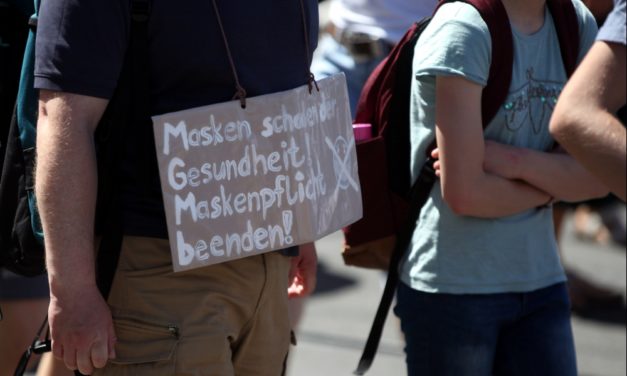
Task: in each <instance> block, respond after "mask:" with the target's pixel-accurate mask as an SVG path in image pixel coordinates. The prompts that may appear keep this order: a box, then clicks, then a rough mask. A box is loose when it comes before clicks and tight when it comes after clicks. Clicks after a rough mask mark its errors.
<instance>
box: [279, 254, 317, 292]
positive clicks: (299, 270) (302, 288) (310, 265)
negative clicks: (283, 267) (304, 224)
mask: <svg viewBox="0 0 627 376" xmlns="http://www.w3.org/2000/svg"><path fill="white" fill-rule="evenodd" d="M317 269H318V256H317V255H316V246H315V244H314V243H307V244H303V245H301V246H300V247H299V254H298V256H296V257H292V265H291V267H290V274H289V287H288V289H287V294H288V297H290V298H302V297H305V296H307V295H309V294H311V293H312V292H313V291H314V289H315V288H316V271H317Z"/></svg>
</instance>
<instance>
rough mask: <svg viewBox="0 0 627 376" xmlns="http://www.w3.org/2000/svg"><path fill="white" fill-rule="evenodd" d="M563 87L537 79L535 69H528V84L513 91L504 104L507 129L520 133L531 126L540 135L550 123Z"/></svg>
mask: <svg viewBox="0 0 627 376" xmlns="http://www.w3.org/2000/svg"><path fill="white" fill-rule="evenodd" d="M563 87H564V84H563V83H562V82H557V81H551V80H544V79H539V78H536V77H535V76H534V70H533V68H528V69H527V82H526V83H525V84H523V85H522V86H521V87H520V88H518V89H516V90H513V91H512V92H511V93H510V95H509V98H508V100H507V101H506V102H505V103H504V104H503V108H504V110H505V125H506V127H507V129H509V130H510V131H512V132H518V131H519V130H520V129H522V128H523V126H524V125H525V124H529V125H530V126H531V131H532V132H533V134H535V135H539V134H540V132H541V131H542V129H543V127H545V126H546V124H547V123H548V121H549V118H550V117H551V114H552V113H553V108H554V107H555V103H557V98H558V97H559V95H560V93H561V91H562V89H563Z"/></svg>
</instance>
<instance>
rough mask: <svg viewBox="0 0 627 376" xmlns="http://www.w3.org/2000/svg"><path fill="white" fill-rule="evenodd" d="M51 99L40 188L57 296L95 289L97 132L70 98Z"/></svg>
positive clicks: (45, 109) (42, 137) (43, 129)
mask: <svg viewBox="0 0 627 376" xmlns="http://www.w3.org/2000/svg"><path fill="white" fill-rule="evenodd" d="M44 97H45V94H44ZM45 99H47V100H44V101H42V102H41V103H40V118H39V122H38V136H37V152H38V155H37V167H36V187H35V188H36V194H37V200H38V205H39V209H40V212H41V219H42V225H43V229H44V234H45V242H46V252H47V253H46V257H47V266H48V272H49V278H50V283H51V289H52V292H53V294H54V293H55V291H56V290H63V291H67V290H68V289H72V287H73V286H85V284H88V285H89V284H95V276H94V252H93V244H94V240H93V231H94V211H95V198H96V185H97V184H96V180H97V174H96V163H95V152H94V146H93V141H92V139H93V127H92V126H91V125H90V126H85V125H77V124H76V123H77V122H93V121H95V119H91V118H89V117H87V118H84V116H85V115H84V114H80V113H77V110H78V109H80V108H81V106H76V103H72V101H71V99H70V100H68V98H67V97H64V96H61V97H55V96H50V97H45ZM79 103H80V102H79ZM81 110H82V109H81Z"/></svg>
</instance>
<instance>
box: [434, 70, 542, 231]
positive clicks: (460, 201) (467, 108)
mask: <svg viewBox="0 0 627 376" xmlns="http://www.w3.org/2000/svg"><path fill="white" fill-rule="evenodd" d="M481 92H482V87H481V86H480V85H477V84H475V83H473V82H470V81H468V80H466V79H464V78H461V77H437V79H436V136H437V142H438V149H439V158H440V160H439V168H440V179H441V183H442V195H443V197H444V201H445V202H446V203H447V204H448V205H449V207H450V208H451V209H452V210H453V211H454V212H455V213H457V214H459V215H467V216H474V217H483V218H496V217H503V216H507V215H512V214H516V213H520V212H523V211H525V210H528V209H531V208H534V207H537V206H541V205H543V204H545V203H546V202H547V201H548V200H549V199H550V195H549V194H548V193H546V192H544V191H542V190H541V189H538V188H535V187H533V186H531V185H530V184H527V183H525V182H521V181H517V180H512V179H507V178H504V177H502V176H498V175H495V174H492V173H490V172H486V171H485V170H484V167H483V164H484V158H485V142H484V136H483V129H482V126H481Z"/></svg>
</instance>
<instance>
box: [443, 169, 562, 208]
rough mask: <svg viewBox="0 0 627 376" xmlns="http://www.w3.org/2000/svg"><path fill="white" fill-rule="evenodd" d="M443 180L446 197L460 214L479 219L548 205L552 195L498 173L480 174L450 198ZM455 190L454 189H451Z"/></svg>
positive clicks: (448, 202)
mask: <svg viewBox="0 0 627 376" xmlns="http://www.w3.org/2000/svg"><path fill="white" fill-rule="evenodd" d="M445 184H446V183H444V182H443V185H442V191H443V195H444V200H445V201H446V202H447V204H448V205H449V206H450V207H451V209H452V210H453V211H455V212H456V213H457V214H460V215H466V216H472V217H479V218H499V217H505V216H508V215H514V214H518V213H521V212H524V211H526V210H529V209H532V208H535V207H539V206H542V205H544V204H546V203H547V202H548V201H549V200H550V199H551V196H550V195H549V194H547V193H546V192H543V191H541V190H538V189H537V188H534V187H532V186H530V185H529V184H526V183H524V182H522V181H516V180H509V179H505V178H502V177H500V176H497V175H493V174H489V173H482V174H478V175H477V176H476V178H475V179H473V180H472V183H471V184H470V185H469V186H468V187H467V188H463V187H462V189H461V191H462V192H463V193H459V192H460V190H458V189H459V187H458V189H455V190H454V191H457V193H456V194H454V196H453V195H452V196H453V197H449V196H448V195H447V194H446V192H447V189H446V187H445ZM451 191H453V190H451Z"/></svg>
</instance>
